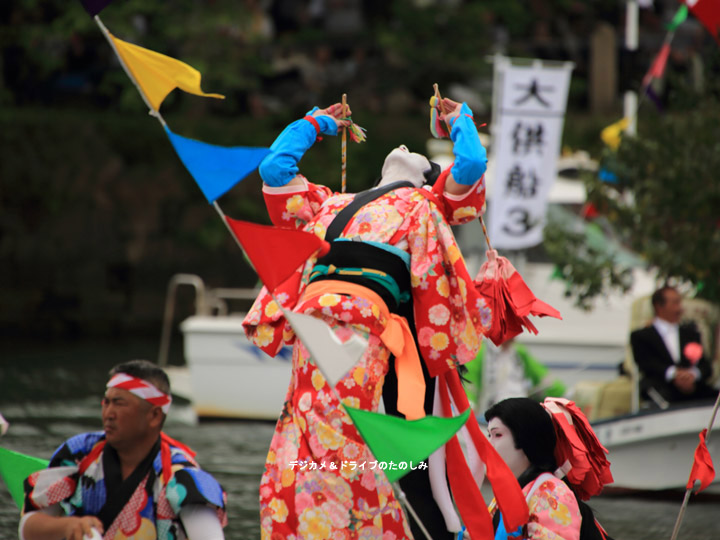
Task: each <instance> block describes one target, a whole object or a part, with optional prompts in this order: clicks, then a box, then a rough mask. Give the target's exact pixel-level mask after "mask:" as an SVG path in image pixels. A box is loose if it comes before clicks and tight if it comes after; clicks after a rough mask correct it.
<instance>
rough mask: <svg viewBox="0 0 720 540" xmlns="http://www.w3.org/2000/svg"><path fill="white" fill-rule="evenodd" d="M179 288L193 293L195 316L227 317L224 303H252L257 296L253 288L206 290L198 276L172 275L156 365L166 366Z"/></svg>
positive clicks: (227, 308) (166, 298) (226, 308)
mask: <svg viewBox="0 0 720 540" xmlns="http://www.w3.org/2000/svg"><path fill="white" fill-rule="evenodd" d="M181 286H189V287H191V288H192V289H193V290H194V291H195V310H194V314H195V315H206V316H211V315H216V316H225V315H228V314H229V306H228V301H233V300H245V301H247V300H254V299H255V298H256V297H257V295H258V290H257V289H249V288H209V287H206V285H205V282H204V281H203V280H202V278H201V277H200V276H197V275H195V274H175V275H174V276H172V278H170V282H169V283H168V288H167V295H166V297H165V310H164V313H163V324H162V333H161V336H160V350H159V352H158V360H157V363H158V365H160V366H162V367H165V366H167V363H168V357H169V352H170V340H171V337H172V326H173V321H174V317H175V307H176V303H177V291H178V289H179V288H180V287H181Z"/></svg>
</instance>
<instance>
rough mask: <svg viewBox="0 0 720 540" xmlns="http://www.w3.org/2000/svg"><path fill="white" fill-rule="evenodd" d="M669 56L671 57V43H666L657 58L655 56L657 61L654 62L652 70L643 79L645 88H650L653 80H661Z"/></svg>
mask: <svg viewBox="0 0 720 540" xmlns="http://www.w3.org/2000/svg"><path fill="white" fill-rule="evenodd" d="M668 56H670V43H665V44H664V45H663V46H662V48H661V49H660V52H659V53H657V56H655V60H653V63H652V65H651V66H650V69H649V70H648V72H647V73H646V74H645V76H644V77H643V80H642V85H643V87H646V86H648V85H649V84H650V82H651V81H652V80H653V79H659V78H660V77H662V76H663V73H665V65H666V64H667V59H668Z"/></svg>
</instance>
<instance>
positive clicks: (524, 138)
mask: <svg viewBox="0 0 720 540" xmlns="http://www.w3.org/2000/svg"><path fill="white" fill-rule="evenodd" d="M572 67H573V64H572V63H571V62H566V63H557V62H554V63H551V64H544V63H543V62H542V61H540V60H534V61H531V62H530V63H527V64H525V65H513V64H512V63H511V62H510V59H509V58H506V57H495V81H494V85H495V86H496V88H495V92H496V95H495V98H494V106H495V109H496V110H495V111H494V120H493V122H494V124H495V126H494V129H493V158H492V159H494V161H495V163H494V171H495V174H494V179H493V190H492V196H491V198H490V201H489V214H488V221H489V223H488V227H489V230H488V234H489V236H490V241H491V243H492V246H493V248H499V249H525V248H529V247H532V246H535V245H537V244H539V243H541V242H542V233H543V228H544V226H545V213H546V210H547V199H548V194H549V193H550V188H552V185H553V182H554V181H555V176H556V168H557V158H558V155H559V153H560V142H561V139H562V128H563V121H564V118H565V107H566V105H567V95H568V87H569V85H570V74H571V71H572Z"/></svg>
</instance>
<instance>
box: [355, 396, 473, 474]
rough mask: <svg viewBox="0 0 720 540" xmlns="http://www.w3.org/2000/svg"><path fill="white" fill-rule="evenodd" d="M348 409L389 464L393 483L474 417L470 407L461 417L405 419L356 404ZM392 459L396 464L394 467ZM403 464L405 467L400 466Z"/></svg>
mask: <svg viewBox="0 0 720 540" xmlns="http://www.w3.org/2000/svg"><path fill="white" fill-rule="evenodd" d="M345 410H346V411H347V412H348V414H349V415H350V418H352V421H353V422H354V423H355V427H356V428H357V430H358V431H359V432H360V435H362V438H363V439H365V444H367V445H368V447H370V450H371V451H372V453H373V455H374V456H375V459H377V460H378V462H384V463H386V464H387V465H388V467H387V468H385V469H383V470H384V472H385V474H386V475H387V477H388V480H389V481H390V482H395V481H396V480H398V479H400V478H402V477H403V476H405V475H406V474H407V473H409V472H410V470H411V467H417V466H418V464H419V463H420V462H421V461H423V460H424V459H426V458H427V457H428V456H429V455H430V454H432V453H433V452H434V451H435V450H437V449H438V448H440V447H441V446H442V445H443V444H445V443H446V442H447V441H449V440H450V438H451V437H452V436H453V435H455V432H456V431H457V430H459V429H460V428H461V427H462V426H463V425H464V424H465V422H466V421H467V419H468V416H470V409H468V410H466V411H465V412H464V413H462V414H461V415H460V416H453V417H452V418H440V417H438V416H426V417H425V418H420V419H419V420H405V419H404V418H398V417H397V416H389V415H387V414H378V413H374V412H370V411H363V410H361V409H355V408H353V407H347V406H346V407H345ZM390 462H393V463H394V465H395V466H396V467H395V468H394V469H393V468H391V467H392V466H391V465H390ZM400 466H403V468H402V469H400V468H399V467H400Z"/></svg>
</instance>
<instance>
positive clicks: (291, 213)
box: [263, 177, 333, 229]
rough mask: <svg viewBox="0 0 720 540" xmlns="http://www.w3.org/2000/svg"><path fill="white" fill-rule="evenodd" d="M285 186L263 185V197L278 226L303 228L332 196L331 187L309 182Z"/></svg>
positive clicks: (304, 180)
mask: <svg viewBox="0 0 720 540" xmlns="http://www.w3.org/2000/svg"><path fill="white" fill-rule="evenodd" d="M303 182H304V185H292V186H283V187H271V186H267V185H265V186H263V197H264V198H265V206H266V207H267V211H268V214H269V215H270V220H271V221H272V222H273V225H277V226H278V227H285V228H286V229H287V228H292V229H303V228H304V227H305V226H306V225H307V224H308V222H309V221H310V220H311V219H312V218H313V217H315V215H316V214H317V213H318V211H319V210H320V207H321V206H322V205H323V203H324V202H325V201H326V200H328V198H329V197H331V196H332V194H333V192H332V191H331V190H330V188H328V187H325V186H321V185H318V184H313V183H311V182H308V181H307V179H305V178H304V177H303Z"/></svg>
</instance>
